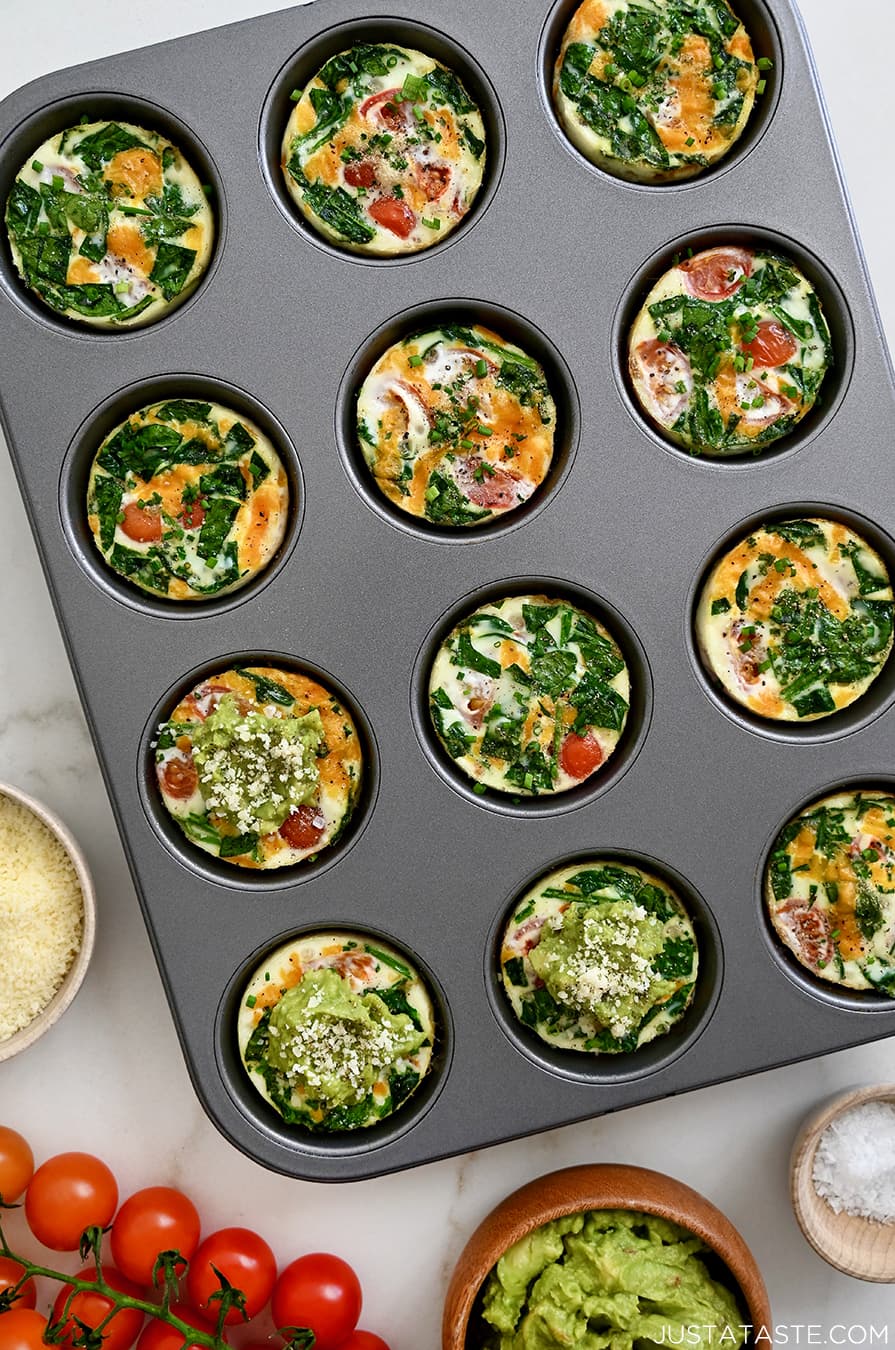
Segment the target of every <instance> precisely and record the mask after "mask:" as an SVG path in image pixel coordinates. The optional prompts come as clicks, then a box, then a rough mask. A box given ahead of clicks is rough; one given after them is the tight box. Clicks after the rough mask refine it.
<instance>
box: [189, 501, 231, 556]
mask: <svg viewBox="0 0 895 1350" xmlns="http://www.w3.org/2000/svg"><path fill="white" fill-rule="evenodd" d="M238 510H239V502H234V501H231V500H230V498H229V497H211V498H210V499H209V502H208V505H207V506H206V508H205V519H204V520H203V522H202V526H201V529H200V530H199V539H198V542H197V544H196V552H197V553H198V554H199V557H200V558H204V559H205V561H206V562H207V563H208V564H209V565H210V566H211V565H213V564H212V563H211V559H212V558H216V557H217V556H218V554H219V553H220V551H221V549H222V548H223V545H224V540H225V539H226V538H227V535H228V534H229V533H230V527H231V526H232V524H233V521H234V520H235V519H236V513H237V511H238Z"/></svg>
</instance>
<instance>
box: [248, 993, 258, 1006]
mask: <svg viewBox="0 0 895 1350" xmlns="http://www.w3.org/2000/svg"><path fill="white" fill-rule="evenodd" d="M257 1002H258V1000H257V999H256V997H255V995H254V994H249V996H248V998H247V999H246V1007H247V1008H254V1006H255V1004H256V1003H257Z"/></svg>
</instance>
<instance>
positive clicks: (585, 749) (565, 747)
mask: <svg viewBox="0 0 895 1350" xmlns="http://www.w3.org/2000/svg"><path fill="white" fill-rule="evenodd" d="M559 759H560V763H561V764H562V767H563V768H564V769H565V771H566V773H567V774H569V776H570V777H571V778H587V777H588V776H589V775H590V774H592V773H593V771H594V769H596V768H598V767H599V765H601V764H602V763H603V751H602V750H601V749H600V743H599V741H598V740H597V739H596V737H595V736H593V735H592V734H591V732H589V731H588V732H587V734H586V735H584V736H579V735H578V734H577V733H576V732H574V731H570V732H569V734H568V736H567V737H566V738H565V740H564V741H563V743H562V750H561V751H560V756H559Z"/></svg>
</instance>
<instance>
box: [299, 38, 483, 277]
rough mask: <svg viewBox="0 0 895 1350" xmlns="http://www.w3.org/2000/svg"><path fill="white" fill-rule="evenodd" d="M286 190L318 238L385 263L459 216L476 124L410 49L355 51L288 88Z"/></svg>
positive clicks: (435, 66) (464, 206) (470, 178)
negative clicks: (291, 92) (292, 98)
mask: <svg viewBox="0 0 895 1350" xmlns="http://www.w3.org/2000/svg"><path fill="white" fill-rule="evenodd" d="M296 95H297V96H298V101H297V103H296V105H295V108H294V109H293V111H292V115H291V117H290V118H289V122H288V124H287V126H286V132H285V135H284V136H283V147H282V167H283V174H284V176H285V179H286V186H287V188H288V189H289V192H290V194H291V196H292V197H293V199H294V200H295V202H296V204H297V205H298V208H299V210H300V211H301V212H302V214H303V215H304V216H306V217H307V219H308V220H309V221H310V222H311V224H312V225H314V226H315V227H316V228H317V229H318V230H319V231H320V233H321V234H323V235H324V236H325V237H326V238H327V239H331V240H332V241H333V242H334V243H336V244H341V245H342V246H343V247H344V248H348V249H352V250H353V251H355V252H357V253H367V254H371V255H375V256H380V257H394V256H397V255H398V254H402V253H416V252H418V251H419V250H420V249H424V248H430V247H431V246H432V245H433V244H435V243H437V242H438V241H439V240H440V239H443V238H444V237H445V235H447V234H449V233H450V232H451V230H452V229H454V227H455V226H456V225H457V224H458V222H459V221H460V220H462V219H463V217H464V216H465V215H466V213H467V211H468V210H469V208H470V207H471V205H472V203H473V200H474V198H475V196H476V193H477V192H478V190H479V188H480V187H481V183H482V175H483V173H484V169H485V129H484V124H483V122H482V116H481V113H480V112H479V110H478V108H477V107H476V104H475V102H474V101H473V100H472V99H471V98H470V96H469V94H468V93H467V91H466V89H464V87H463V85H462V84H461V83H460V81H459V80H458V78H457V76H456V75H455V74H454V73H453V71H450V70H448V69H447V67H446V66H443V65H441V64H440V63H439V62H438V61H435V60H433V58H432V57H431V56H426V55H424V54H423V53H422V52H417V51H412V50H409V49H407V48H404V47H396V46H390V45H386V44H358V45H357V46H355V47H352V48H351V49H350V50H349V51H345V52H340V53H339V54H338V55H337V56H334V57H332V58H331V59H330V60H329V61H327V62H326V64H325V65H324V66H323V67H322V69H321V70H320V71H319V72H318V73H317V74H316V75H315V76H314V78H313V79H312V80H311V81H310V83H309V84H308V86H307V87H306V89H305V90H304V91H303V92H301V91H299V90H296Z"/></svg>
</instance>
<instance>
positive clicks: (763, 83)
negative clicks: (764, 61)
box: [755, 80, 768, 94]
mask: <svg viewBox="0 0 895 1350" xmlns="http://www.w3.org/2000/svg"><path fill="white" fill-rule="evenodd" d="M767 87H768V82H767V80H759V81H758V84H757V85H756V86H755V92H756V94H763V93H764V91H765V90H766V89H767Z"/></svg>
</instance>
